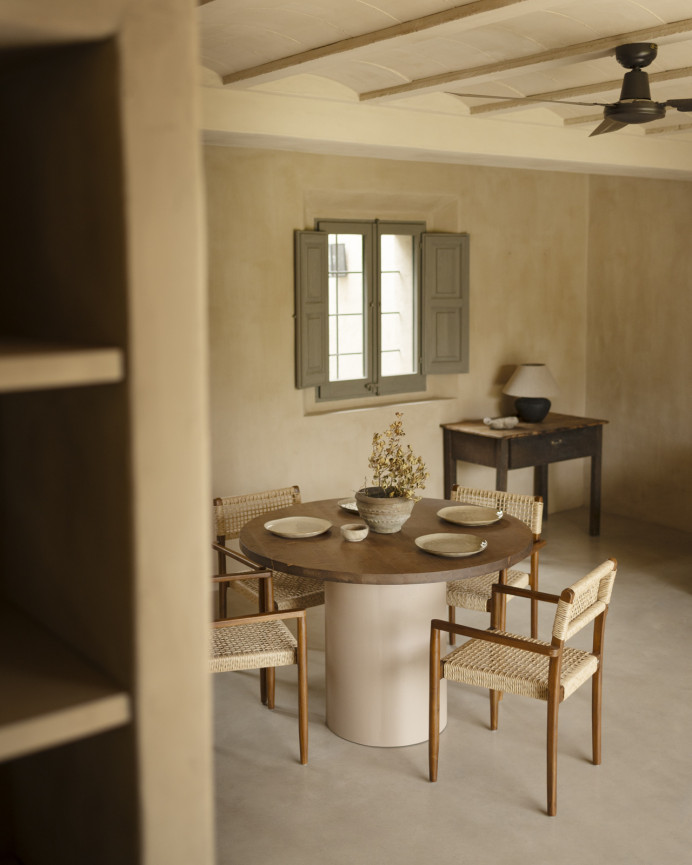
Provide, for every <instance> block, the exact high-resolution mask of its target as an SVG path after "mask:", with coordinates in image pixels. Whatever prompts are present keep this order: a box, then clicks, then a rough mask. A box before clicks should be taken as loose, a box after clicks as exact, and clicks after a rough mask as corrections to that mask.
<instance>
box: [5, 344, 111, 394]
mask: <svg viewBox="0 0 692 865" xmlns="http://www.w3.org/2000/svg"><path fill="white" fill-rule="evenodd" d="M123 370H124V362H123V353H122V351H121V350H120V349H119V348H93V347H79V346H71V345H54V344H47V343H34V342H28V341H21V340H8V339H0V393H10V392H12V391H27V390H44V389H48V388H60V387H76V386H80V385H94V384H109V383H113V382H118V381H122V379H123V375H124V373H123Z"/></svg>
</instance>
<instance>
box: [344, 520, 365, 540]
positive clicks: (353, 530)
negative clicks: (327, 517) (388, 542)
mask: <svg viewBox="0 0 692 865" xmlns="http://www.w3.org/2000/svg"><path fill="white" fill-rule="evenodd" d="M369 531H370V529H369V528H368V526H366V525H365V523H346V525H344V526H341V535H342V537H343V538H344V540H345V541H362V540H363V538H367V536H368V532H369Z"/></svg>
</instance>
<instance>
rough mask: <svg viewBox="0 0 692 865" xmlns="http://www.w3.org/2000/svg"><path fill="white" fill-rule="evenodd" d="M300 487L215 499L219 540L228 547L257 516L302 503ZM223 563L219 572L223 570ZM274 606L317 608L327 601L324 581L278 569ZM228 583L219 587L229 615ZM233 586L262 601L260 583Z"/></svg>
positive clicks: (222, 605)
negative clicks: (325, 599)
mask: <svg viewBox="0 0 692 865" xmlns="http://www.w3.org/2000/svg"><path fill="white" fill-rule="evenodd" d="M300 501H301V498H300V489H299V488H298V487H297V486H292V487H282V488H280V489H275V490H266V491H265V492H261V493H250V494H249V495H244V496H225V497H221V498H216V499H214V522H215V525H216V540H217V542H218V543H219V544H221V546H227V545H228V543H229V542H230V541H233V540H237V539H238V538H239V537H240V532H241V530H242V528H243V526H245V525H246V523H249V522H250V520H253V519H255V517H259V516H262V515H263V514H267V513H270V512H271V511H278V510H280V509H281V508H288V507H290V506H291V505H295V504H299V503H300ZM221 564H222V563H221V561H220V562H219V565H220V567H219V572H220V573H222V572H223V571H222V570H221ZM272 576H273V584H274V607H275V609H277V610H288V609H292V608H294V607H301V608H303V609H305V608H307V607H316V606H319V605H320V604H323V603H324V585H323V583H322V582H321V581H320V580H313V579H310V578H309V577H297V576H293V575H292V574H284V573H282V572H280V571H274V572H273V574H272ZM226 588H227V587H226V586H225V585H220V586H219V612H220V615H225V610H226V595H225V593H226ZM233 588H234V589H235V590H236V591H238V592H239V593H240V594H242V595H244V596H245V597H246V598H248V599H250V600H255V601H257V600H259V592H260V590H259V583H258V581H257V580H254V579H249V580H243V581H242V582H238V583H234V584H233Z"/></svg>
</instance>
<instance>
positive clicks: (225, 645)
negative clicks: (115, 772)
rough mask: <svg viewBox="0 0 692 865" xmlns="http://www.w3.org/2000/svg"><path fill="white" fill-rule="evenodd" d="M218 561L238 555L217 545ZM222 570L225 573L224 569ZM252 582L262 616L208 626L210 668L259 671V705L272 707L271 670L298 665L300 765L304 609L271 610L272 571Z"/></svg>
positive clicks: (219, 578) (221, 577) (304, 728)
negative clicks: (257, 586)
mask: <svg viewBox="0 0 692 865" xmlns="http://www.w3.org/2000/svg"><path fill="white" fill-rule="evenodd" d="M213 547H214V550H216V552H217V554H218V555H219V557H220V558H221V557H223V558H224V559H225V558H226V557H228V558H230V559H233V560H237V559H238V555H237V554H236V553H235V552H234V551H233V550H229V549H226V548H224V547H222V546H221V545H219V544H214V545H213ZM224 571H225V569H224ZM254 573H255V574H256V576H254V577H253V579H254V580H255V581H256V582H257V583H261V584H262V586H261V588H262V591H261V592H260V606H261V608H262V609H261V611H260V612H259V613H255V614H253V615H250V616H236V617H234V618H225V617H224V618H223V619H219V620H218V621H215V622H212V627H211V633H210V635H209V643H210V646H209V669H210V670H211V672H212V673H226V672H232V671H237V670H256V669H259V670H260V671H261V675H260V683H261V685H260V692H261V695H262V702H263V703H266V705H267V707H268V708H269V709H273V708H274V684H275V677H274V668H275V667H286V666H289V665H290V664H297V666H298V730H299V739H300V762H301V763H307V761H308V685H307V634H306V625H305V610H298V609H295V610H282V611H279V612H274V611H273V592H272V576H271V571H264V572H260V571H258V570H257V569H255V572H254ZM247 578H248V576H247V574H246V573H239V574H228V573H225V572H224V573H222V574H217V575H216V576H214V577H213V578H212V579H213V581H214V582H216V583H222V584H223V585H227V584H228V583H229V582H232V583H239V582H242V581H244V580H246V579H247ZM288 619H295V620H296V623H297V638H296V637H294V636H293V634H292V633H291V632H290V630H289V629H288V628H287V627H286V624H285V622H286V620H288Z"/></svg>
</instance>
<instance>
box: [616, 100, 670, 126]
mask: <svg viewBox="0 0 692 865" xmlns="http://www.w3.org/2000/svg"><path fill="white" fill-rule="evenodd" d="M603 114H604V116H605V117H611V118H612V119H613V120H619V121H620V123H649V122H650V121H652V120H660V119H661V118H662V117H665V115H666V109H665V105H661V104H659V103H658V102H651V100H642V101H638V100H636V99H635V100H632V101H631V102H616V103H615V104H614V105H606V107H605V108H604V109H603Z"/></svg>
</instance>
